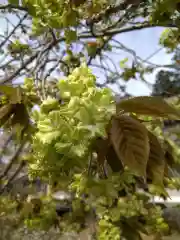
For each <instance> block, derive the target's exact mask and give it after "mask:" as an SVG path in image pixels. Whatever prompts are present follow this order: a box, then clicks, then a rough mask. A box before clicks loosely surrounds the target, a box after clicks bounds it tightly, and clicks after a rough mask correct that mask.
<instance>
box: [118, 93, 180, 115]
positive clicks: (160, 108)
mask: <svg viewBox="0 0 180 240" xmlns="http://www.w3.org/2000/svg"><path fill="white" fill-rule="evenodd" d="M122 110H123V111H124V112H132V113H136V114H142V115H150V116H156V117H167V118H171V117H172V118H179V117H180V111H178V110H177V109H176V108H174V107H172V106H171V105H169V104H168V103H167V102H166V101H165V100H164V99H163V98H161V97H148V96H142V97H133V98H130V99H127V100H121V101H120V102H119V103H117V105H116V111H117V112H119V111H122Z"/></svg>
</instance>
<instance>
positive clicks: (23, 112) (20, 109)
mask: <svg viewBox="0 0 180 240" xmlns="http://www.w3.org/2000/svg"><path fill="white" fill-rule="evenodd" d="M28 121H29V115H28V112H27V109H26V107H25V105H24V104H22V103H21V104H16V105H15V108H14V115H13V117H12V120H11V124H12V126H14V125H16V124H19V125H21V126H26V125H27V123H28Z"/></svg>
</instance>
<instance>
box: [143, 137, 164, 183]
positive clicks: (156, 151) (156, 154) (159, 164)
mask: <svg viewBox="0 0 180 240" xmlns="http://www.w3.org/2000/svg"><path fill="white" fill-rule="evenodd" d="M148 135H149V144H150V153H149V160H148V164H147V177H148V179H150V180H151V181H152V183H153V184H158V185H163V179H164V170H165V159H164V151H163V149H162V146H161V144H160V142H159V141H158V139H157V137H156V136H155V135H154V134H153V133H151V132H148Z"/></svg>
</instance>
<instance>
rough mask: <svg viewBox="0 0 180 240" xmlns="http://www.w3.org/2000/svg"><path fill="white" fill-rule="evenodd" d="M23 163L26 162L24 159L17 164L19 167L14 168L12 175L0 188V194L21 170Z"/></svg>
mask: <svg viewBox="0 0 180 240" xmlns="http://www.w3.org/2000/svg"><path fill="white" fill-rule="evenodd" d="M25 164H26V162H25V161H21V163H20V164H19V167H18V168H17V169H16V171H15V172H14V173H13V175H12V176H11V177H10V178H9V180H8V181H7V183H6V184H5V185H4V186H3V187H2V188H1V189H0V195H1V194H3V192H4V191H5V190H6V189H7V188H8V187H9V185H10V184H11V182H12V181H13V180H14V179H15V178H16V177H17V176H18V174H19V173H20V172H21V170H22V169H23V167H24V166H25Z"/></svg>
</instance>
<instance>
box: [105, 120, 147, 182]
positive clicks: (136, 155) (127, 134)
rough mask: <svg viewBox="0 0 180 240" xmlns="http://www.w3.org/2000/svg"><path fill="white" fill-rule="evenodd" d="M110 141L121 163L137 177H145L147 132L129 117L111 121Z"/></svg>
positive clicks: (141, 125)
mask: <svg viewBox="0 0 180 240" xmlns="http://www.w3.org/2000/svg"><path fill="white" fill-rule="evenodd" d="M109 134H110V140H111V143H112V145H113V147H114V150H115V152H116V154H117V156H118V158H119V160H120V161H121V162H122V164H123V166H127V167H128V168H129V169H130V170H131V171H133V172H134V173H135V174H137V175H138V176H141V177H142V176H143V177H146V167H147V161H148V158H149V139H148V131H147V129H146V128H145V126H144V125H143V124H141V123H140V122H139V121H137V120H135V119H133V118H131V117H129V116H124V115H123V116H119V117H114V118H112V120H111V127H110V132H109Z"/></svg>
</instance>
